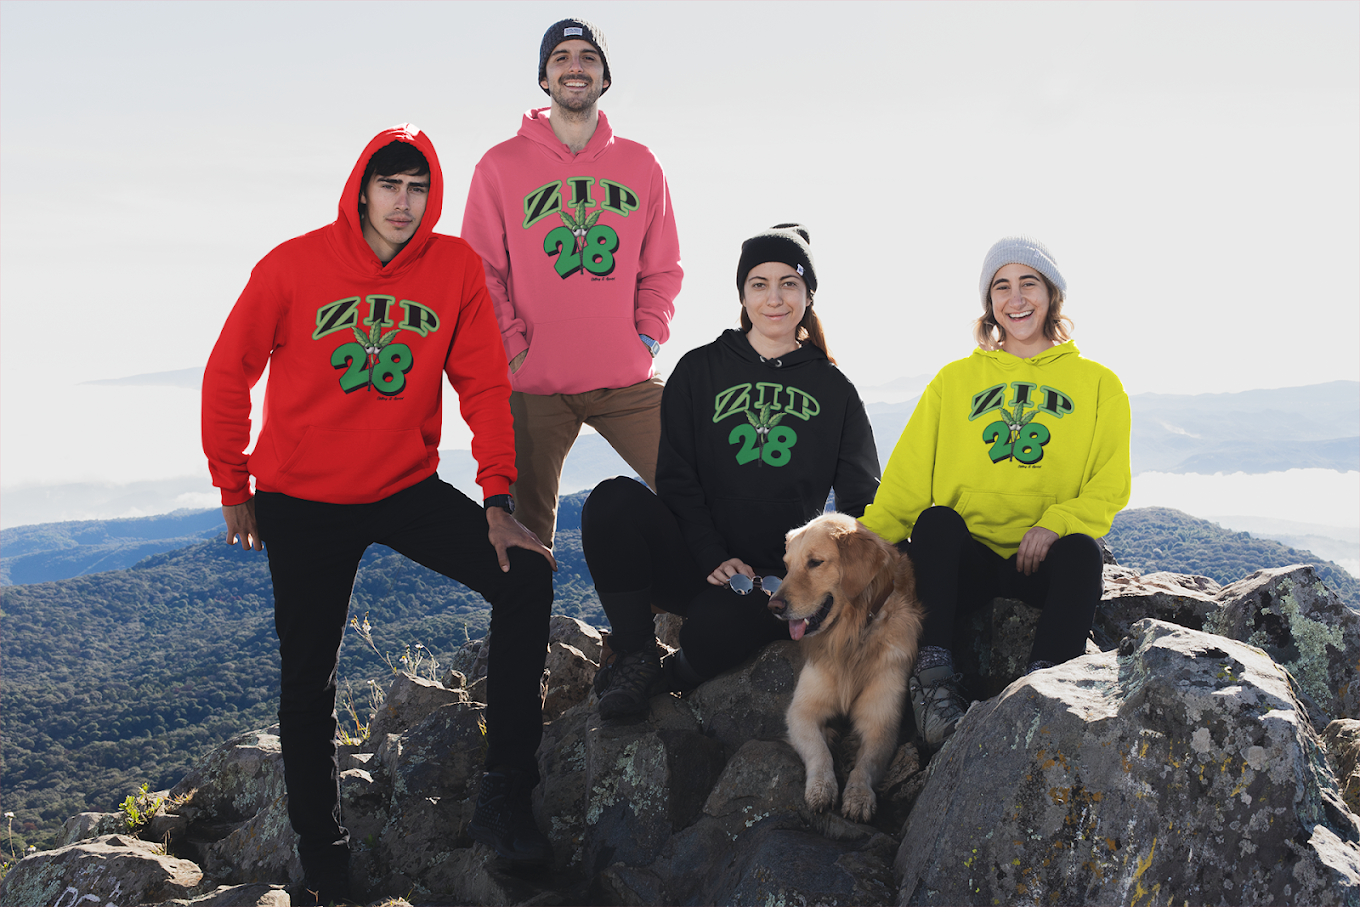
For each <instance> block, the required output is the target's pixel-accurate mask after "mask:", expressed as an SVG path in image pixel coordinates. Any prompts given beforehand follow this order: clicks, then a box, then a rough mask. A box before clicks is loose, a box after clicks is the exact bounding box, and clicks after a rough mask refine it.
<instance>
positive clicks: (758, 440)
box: [656, 329, 879, 575]
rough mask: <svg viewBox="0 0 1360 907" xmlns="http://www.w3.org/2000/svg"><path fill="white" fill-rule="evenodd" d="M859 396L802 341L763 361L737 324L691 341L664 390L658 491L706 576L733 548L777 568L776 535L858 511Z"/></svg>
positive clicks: (870, 458)
mask: <svg viewBox="0 0 1360 907" xmlns="http://www.w3.org/2000/svg"><path fill="white" fill-rule="evenodd" d="M878 478H879V468H878V452H877V450H876V449H875V447H874V433H873V429H872V428H871V427H870V425H869V417H868V415H867V414H866V413H865V411H864V404H863V403H862V402H861V401H860V399H859V394H857V393H856V392H855V387H854V385H853V384H851V383H850V381H849V379H847V378H846V377H845V375H843V374H841V371H840V369H838V368H836V366H834V365H832V364H831V363H830V361H828V360H827V358H826V354H825V353H823V352H822V351H821V350H820V349H818V348H817V347H815V346H813V345H812V344H810V343H804V344H803V346H802V348H801V349H798V350H795V351H794V352H792V353H789V354H788V355H787V356H782V357H780V358H778V359H762V358H761V357H760V355H759V354H757V353H756V351H755V350H754V349H753V348H752V347H751V344H750V343H749V342H748V341H747V339H746V335H745V334H743V333H742V332H741V331H739V330H735V329H733V330H728V331H724V332H723V333H722V335H721V336H719V337H718V339H717V340H715V341H713V342H712V343H709V344H706V345H705V346H701V347H699V348H698V349H694V350H690V351H689V352H688V353H686V354H685V356H684V358H682V359H681V360H680V362H679V363H678V364H677V365H676V367H675V371H674V372H673V373H672V374H671V375H670V376H669V377H668V378H667V379H666V389H665V393H664V394H663V396H662V398H661V448H660V451H659V452H658V456H657V466H656V487H657V493H658V494H659V495H660V497H661V500H662V501H664V502H665V504H666V506H667V507H669V508H670V510H671V512H672V513H673V514H675V518H676V520H678V521H679V523H680V530H681V532H682V533H683V534H684V537H685V540H686V541H687V542H688V543H689V548H690V551H691V553H692V554H693V555H694V558H695V560H696V561H697V562H698V564H699V566H700V567H702V568H703V569H704V571H705V572H706V573H711V572H712V571H713V570H714V568H716V567H717V566H718V565H719V564H721V563H722V562H723V561H726V560H728V559H729V558H732V557H739V558H741V559H742V560H743V561H745V562H746V563H747V564H749V565H750V566H751V567H753V568H755V569H756V570H758V571H760V572H777V573H779V574H780V575H782V574H783V572H784V570H783V558H784V535H785V533H787V532H788V531H789V530H790V529H794V528H796V527H798V526H801V525H803V523H805V522H807V521H808V520H810V519H812V518H813V517H814V516H816V515H817V514H819V513H821V512H822V509H823V507H824V506H825V504H826V498H827V493H828V492H829V491H830V490H831V489H832V488H835V490H836V509H837V510H839V511H841V512H842V513H848V514H850V515H851V516H854V517H859V516H860V515H862V514H863V513H864V508H865V507H867V506H868V505H869V503H870V502H871V501H873V499H874V493H875V492H876V491H877V490H878Z"/></svg>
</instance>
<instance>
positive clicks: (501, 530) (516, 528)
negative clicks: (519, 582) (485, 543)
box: [486, 507, 557, 573]
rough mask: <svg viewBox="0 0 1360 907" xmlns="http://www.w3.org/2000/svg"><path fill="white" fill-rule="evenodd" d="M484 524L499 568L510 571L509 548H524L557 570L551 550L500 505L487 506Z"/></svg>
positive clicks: (555, 559) (554, 570)
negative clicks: (535, 552)
mask: <svg viewBox="0 0 1360 907" xmlns="http://www.w3.org/2000/svg"><path fill="white" fill-rule="evenodd" d="M486 526H487V532H486V537H487V539H488V540H489V541H490V542H491V547H493V548H495V549H496V560H497V561H498V562H499V563H500V565H501V570H503V571H505V572H506V573H509V572H510V555H509V550H510V549H511V548H526V549H528V550H529V551H537V552H538V553H539V554H541V555H543V556H544V557H546V558H547V559H548V563H549V564H552V568H553V572H554V573H555V572H557V558H555V557H553V553H552V550H551V549H550V548H548V546H547V545H544V544H543V543H542V542H540V541H539V540H538V536H536V535H534V534H533V533H532V532H530V531H529V530H528V529H525V528H524V526H523V525H522V524H521V523H520V521H519V520H517V519H515V518H514V517H512V516H511V515H510V514H508V513H506V512H505V511H504V510H502V509H501V508H500V507H488V508H487V510H486Z"/></svg>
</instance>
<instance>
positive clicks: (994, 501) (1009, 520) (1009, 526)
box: [958, 491, 1058, 548]
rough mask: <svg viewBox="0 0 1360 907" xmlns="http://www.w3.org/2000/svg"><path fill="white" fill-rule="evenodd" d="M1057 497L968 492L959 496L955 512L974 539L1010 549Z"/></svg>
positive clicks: (1017, 543)
mask: <svg viewBox="0 0 1360 907" xmlns="http://www.w3.org/2000/svg"><path fill="white" fill-rule="evenodd" d="M1057 500H1058V499H1057V498H1056V497H1055V496H1053V495H1051V494H1006V493H1000V492H984V491H972V492H968V493H966V494H964V495H963V497H961V498H959V506H958V512H959V516H961V517H963V521H964V522H965V523H967V524H968V531H969V532H971V533H972V534H973V537H974V538H979V539H990V540H991V541H993V542H995V543H997V544H998V545H1002V546H1005V547H1009V548H1014V547H1016V546H1018V545H1019V544H1020V539H1022V538H1024V535H1025V533H1026V532H1028V531H1029V530H1030V527H1032V526H1033V525H1034V524H1035V523H1037V522H1039V518H1040V517H1042V516H1043V515H1044V512H1045V511H1047V510H1048V508H1050V507H1052V506H1053V505H1054V504H1055V503H1057Z"/></svg>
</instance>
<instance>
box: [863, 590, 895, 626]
mask: <svg viewBox="0 0 1360 907" xmlns="http://www.w3.org/2000/svg"><path fill="white" fill-rule="evenodd" d="M892 591H893V584H892V583H888V584H887V585H886V586H884V587H883V591H882V592H880V593H878V597H877V598H875V599H874V600H873V602H872V603H871V604H870V605H869V622H870V623H873V620H874V618H875V617H878V612H879V611H880V610H881V609H882V608H883V603H884V602H886V601H887V600H888V596H889V595H892Z"/></svg>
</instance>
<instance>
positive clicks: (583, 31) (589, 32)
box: [538, 19, 614, 94]
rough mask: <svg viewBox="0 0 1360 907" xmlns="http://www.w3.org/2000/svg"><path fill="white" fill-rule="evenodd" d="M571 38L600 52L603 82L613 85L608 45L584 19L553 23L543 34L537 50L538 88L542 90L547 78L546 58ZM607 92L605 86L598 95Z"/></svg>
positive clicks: (599, 33)
mask: <svg viewBox="0 0 1360 907" xmlns="http://www.w3.org/2000/svg"><path fill="white" fill-rule="evenodd" d="M573 38H580V39H581V40H582V41H585V42H586V43H588V44H590V45H592V46H593V47H594V48H595V49H596V50H598V51H599V52H600V62H601V63H603V64H604V80H605V81H606V82H609V83H611V84H612V83H613V81H614V80H613V79H612V78H610V75H609V45H608V44H606V43H605V41H604V32H602V31H600V30H599V29H598V28H596V27H595V26H594V25H591V24H590V23H589V22H587V21H586V20H585V19H563V20H562V21H561V22H554V23H553V24H552V25H551V26H549V27H548V30H547V31H545V32H544V33H543V43H542V44H541V45H539V48H538V87H539V88H543V82H544V81H545V80H546V79H547V78H548V56H549V55H550V54H552V52H553V50H554V49H555V48H556V47H557V45H559V44H561V43H562V42H563V41H570V40H571V39H573ZM608 90H609V86H608V85H605V86H603V87H602V88H601V89H600V94H604V93H605V92H606V91H608ZM543 93H544V94H551V92H549V91H548V89H546V88H543Z"/></svg>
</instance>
